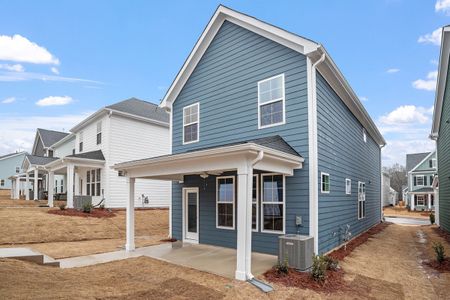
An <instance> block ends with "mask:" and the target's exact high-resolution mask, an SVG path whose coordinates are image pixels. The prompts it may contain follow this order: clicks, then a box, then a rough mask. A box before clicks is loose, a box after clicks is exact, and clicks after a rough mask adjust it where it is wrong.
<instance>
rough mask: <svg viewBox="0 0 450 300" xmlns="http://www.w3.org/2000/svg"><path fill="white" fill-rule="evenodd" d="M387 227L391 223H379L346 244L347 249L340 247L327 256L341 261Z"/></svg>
mask: <svg viewBox="0 0 450 300" xmlns="http://www.w3.org/2000/svg"><path fill="white" fill-rule="evenodd" d="M389 225H391V223H389V222H384V223H380V224H378V225H376V226H373V227H372V228H370V229H369V230H367V231H366V232H363V233H361V234H360V235H358V236H357V237H356V238H354V239H352V240H351V241H350V242H348V243H347V249H346V248H345V246H342V247H340V248H338V249H336V250H334V251H333V252H331V253H330V254H328V256H329V257H331V258H334V259H337V260H343V259H344V258H345V257H346V256H348V255H350V253H352V251H353V250H355V248H357V247H358V246H360V245H362V244H364V243H365V242H367V240H369V238H371V237H372V236H373V235H375V234H378V233H380V232H382V231H383V230H384V229H386V227H388V226H389Z"/></svg>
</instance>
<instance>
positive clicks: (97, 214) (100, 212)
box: [48, 208, 116, 218]
mask: <svg viewBox="0 0 450 300" xmlns="http://www.w3.org/2000/svg"><path fill="white" fill-rule="evenodd" d="M48 213H49V214H54V215H58V216H71V217H85V218H89V217H91V218H112V217H115V216H116V214H115V213H114V212H113V211H109V210H107V209H93V210H92V211H91V212H90V213H85V212H83V211H80V210H76V209H73V208H66V209H64V210H56V209H51V210H49V211H48Z"/></svg>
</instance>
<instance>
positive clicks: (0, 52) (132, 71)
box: [0, 0, 450, 165]
mask: <svg viewBox="0 0 450 300" xmlns="http://www.w3.org/2000/svg"><path fill="white" fill-rule="evenodd" d="M449 2H450V1H448V0H439V1H438V3H436V1H435V0H433V1H406V0H405V1H402V0H384V1H382V0H376V1H375V0H374V1H350V0H348V1H277V2H276V5H274V3H275V2H273V1H222V2H218V1H158V2H156V1H155V2H152V1H20V0H19V1H18V0H15V1H3V0H1V1H0V7H1V8H2V14H1V16H2V17H1V18H0V124H2V129H1V131H0V155H1V154H5V153H8V152H11V151H15V150H16V149H18V148H21V149H25V150H30V147H31V144H32V140H33V138H34V130H35V128H36V127H45V128H49V129H55V130H63V129H64V130H68V129H70V128H71V126H73V125H75V123H77V122H78V121H80V120H81V119H82V118H83V117H85V116H87V115H88V114H89V113H92V112H93V111H96V110H98V109H99V108H101V107H102V106H105V105H108V104H111V103H114V102H117V101H119V100H122V99H126V98H130V97H138V98H141V99H144V100H148V101H152V102H155V103H159V101H160V99H161V98H162V97H163V96H164V94H165V91H166V89H167V88H168V87H169V85H170V83H171V82H172V80H173V79H174V77H175V75H176V74H177V72H178V70H179V69H180V67H181V66H182V64H183V62H184V60H185V59H186V57H187V55H188V54H189V52H190V51H191V49H192V47H193V46H194V44H195V42H196V41H197V39H198V37H199V35H200V34H201V32H202V31H203V29H204V27H205V26H206V24H207V22H208V21H209V19H210V18H211V16H212V14H213V13H214V10H215V9H216V7H217V6H218V5H219V4H220V3H222V4H224V5H226V6H229V7H230V8H233V9H236V10H239V11H241V12H244V13H246V14H249V15H252V16H254V17H256V18H259V19H261V20H264V21H266V22H269V23H271V24H274V25H277V26H279V27H282V28H284V29H287V30H289V31H292V32H295V33H297V34H299V35H302V36H304V37H307V38H310V39H312V40H314V41H317V42H320V43H321V44H323V45H324V46H325V48H326V49H327V50H328V52H329V53H330V54H331V56H332V57H333V59H334V60H335V62H336V63H337V65H338V66H339V68H340V69H341V71H342V72H343V74H344V75H345V76H346V78H347V80H348V81H349V82H350V84H351V86H352V87H353V89H354V90H355V92H356V93H357V95H359V96H360V98H361V99H362V100H363V103H364V105H365V107H366V109H367V110H368V111H369V113H370V115H371V116H372V118H373V119H374V121H375V122H376V123H377V125H378V126H379V128H380V130H381V131H382V133H383V134H384V135H385V138H386V140H387V141H388V143H389V145H388V146H387V147H386V149H385V150H383V161H384V164H386V165H390V164H392V163H394V162H399V163H404V160H405V158H404V155H405V152H421V151H425V150H430V149H432V148H433V143H432V142H431V141H429V140H428V139H427V135H428V133H429V131H430V126H431V125H430V124H431V122H430V121H431V117H432V110H431V108H432V105H433V102H434V86H435V78H434V76H435V75H434V74H435V73H433V72H435V71H436V70H437V60H438V58H439V57H438V56H439V34H438V32H435V34H434V35H432V33H433V31H435V30H436V29H438V28H439V27H441V26H443V25H446V24H448V23H450V16H449V12H450V3H449ZM33 43H34V44H33ZM8 47H9V48H8ZM11 47H13V48H12V49H11ZM2 48H3V49H2ZM49 97H50V98H49ZM57 103H59V104H63V103H65V105H54V104H57ZM52 104H53V105H52Z"/></svg>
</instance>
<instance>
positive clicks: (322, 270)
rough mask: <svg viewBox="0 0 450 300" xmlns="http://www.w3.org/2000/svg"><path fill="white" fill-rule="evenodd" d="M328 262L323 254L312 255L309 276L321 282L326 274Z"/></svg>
mask: <svg viewBox="0 0 450 300" xmlns="http://www.w3.org/2000/svg"><path fill="white" fill-rule="evenodd" d="M327 268H328V264H327V262H326V259H325V257H324V256H323V255H314V256H313V265H312V267H311V277H312V279H314V280H315V281H319V282H323V281H325V278H326V274H327Z"/></svg>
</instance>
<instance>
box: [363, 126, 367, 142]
mask: <svg viewBox="0 0 450 300" xmlns="http://www.w3.org/2000/svg"><path fill="white" fill-rule="evenodd" d="M362 131H363V141H364V143H367V133H366V129H365V128H364V127H363V130H362Z"/></svg>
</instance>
